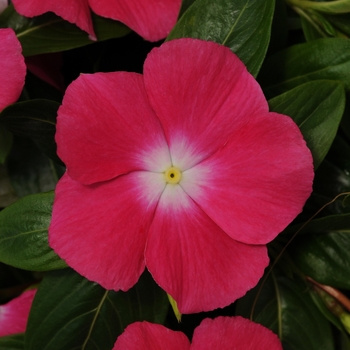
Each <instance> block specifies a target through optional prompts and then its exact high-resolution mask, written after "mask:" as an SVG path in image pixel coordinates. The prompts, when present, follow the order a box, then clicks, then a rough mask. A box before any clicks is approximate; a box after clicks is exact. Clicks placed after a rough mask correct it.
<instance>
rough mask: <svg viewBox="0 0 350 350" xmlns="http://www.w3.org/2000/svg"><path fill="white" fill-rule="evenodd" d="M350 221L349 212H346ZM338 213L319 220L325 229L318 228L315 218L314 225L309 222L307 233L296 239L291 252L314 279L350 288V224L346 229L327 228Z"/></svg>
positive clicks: (319, 223) (336, 217) (295, 260)
mask: <svg viewBox="0 0 350 350" xmlns="http://www.w3.org/2000/svg"><path fill="white" fill-rule="evenodd" d="M343 216H346V217H347V221H348V223H349V224H350V214H344V215H343ZM338 218H339V215H332V216H328V217H326V218H323V219H319V220H315V221H318V225H320V226H321V224H322V223H324V228H323V229H322V228H321V227H318V229H320V230H322V233H319V232H315V221H314V222H313V225H310V226H309V225H307V226H306V228H305V230H304V231H305V232H307V234H306V235H302V236H300V237H298V238H297V239H295V240H294V242H293V244H292V246H291V249H290V254H291V256H292V259H293V261H294V263H295V264H296V265H297V266H298V268H299V269H300V270H301V271H302V272H303V273H304V274H305V275H307V276H310V277H311V278H313V279H314V280H315V281H317V282H319V283H322V284H326V285H330V286H332V287H335V288H345V289H350V280H349V271H350V254H349V252H350V225H347V229H344V231H342V230H339V231H336V230H334V231H331V232H327V231H328V230H327V224H328V226H329V225H331V222H332V221H333V222H334V224H335V226H338V225H339V223H336V222H335V220H337V219H338Z"/></svg>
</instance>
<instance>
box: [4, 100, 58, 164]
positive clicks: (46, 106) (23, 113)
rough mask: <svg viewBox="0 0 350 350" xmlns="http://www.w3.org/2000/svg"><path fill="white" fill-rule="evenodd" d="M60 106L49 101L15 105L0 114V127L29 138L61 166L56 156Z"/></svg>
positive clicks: (26, 102)
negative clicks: (57, 121)
mask: <svg viewBox="0 0 350 350" xmlns="http://www.w3.org/2000/svg"><path fill="white" fill-rule="evenodd" d="M59 106H60V104H59V103H58V102H55V101H49V100H41V99H37V100H30V101H25V102H19V103H15V104H13V105H11V106H9V107H7V108H5V109H4V110H3V111H2V112H1V113H0V125H4V126H5V127H6V128H7V129H8V130H10V131H11V132H12V133H14V134H15V135H19V136H24V137H29V138H31V139H32V140H33V141H34V142H35V144H36V145H37V146H38V147H39V148H40V149H41V150H42V151H43V152H44V153H45V154H46V155H47V156H48V157H49V158H51V159H52V160H54V161H56V162H57V163H58V164H62V162H61V160H60V159H59V158H58V156H57V154H56V143H55V132H56V116H57V110H58V107H59Z"/></svg>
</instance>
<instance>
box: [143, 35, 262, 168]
mask: <svg viewBox="0 0 350 350" xmlns="http://www.w3.org/2000/svg"><path fill="white" fill-rule="evenodd" d="M144 80H145V86H146V90H147V93H148V96H149V101H150V104H151V105H152V107H153V109H154V110H155V112H156V114H157V116H158V117H159V119H160V120H161V123H162V125H163V127H164V130H165V135H166V138H167V140H168V143H169V145H170V151H171V156H172V159H173V164H174V165H175V166H178V167H179V168H181V169H182V170H185V169H188V168H190V167H191V166H193V165H194V164H196V163H198V162H199V161H201V160H202V159H205V158H207V157H208V156H209V155H211V154H213V153H214V152H215V151H216V150H217V149H218V148H220V147H221V146H223V145H224V144H225V143H226V141H227V139H229V138H230V137H231V135H232V133H234V132H238V130H240V129H241V128H242V127H244V125H245V124H246V123H247V122H248V121H249V119H250V118H251V117H253V116H254V115H255V114H259V113H263V114H266V112H267V111H268V106H267V102H266V100H265V97H264V95H263V93H262V91H261V88H260V86H259V85H258V84H257V82H256V81H255V79H254V78H253V77H252V76H251V75H250V74H249V73H248V71H247V69H246V67H245V66H244V64H243V63H242V62H241V61H240V60H239V59H238V57H237V56H236V55H234V54H233V53H232V52H231V51H230V50H229V49H228V48H227V47H224V46H222V45H219V44H216V43H213V42H206V41H203V40H197V39H179V40H173V41H170V42H166V43H164V44H163V45H162V46H161V47H159V48H156V49H153V50H152V51H151V53H150V54H149V55H148V57H147V59H146V61H145V65H144Z"/></svg>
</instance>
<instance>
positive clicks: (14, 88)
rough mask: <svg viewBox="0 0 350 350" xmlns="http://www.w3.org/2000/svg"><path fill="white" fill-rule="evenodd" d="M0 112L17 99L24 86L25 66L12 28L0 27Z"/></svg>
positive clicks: (20, 48)
mask: <svg viewBox="0 0 350 350" xmlns="http://www.w3.org/2000/svg"><path fill="white" fill-rule="evenodd" d="M0 43H1V44H0V84H1V88H0V112H1V111H2V110H3V109H4V108H5V107H7V106H8V105H10V104H11V103H14V102H16V101H17V99H18V97H19V95H20V94H21V91H22V89H23V86H24V77H25V75H26V66H25V63H24V58H23V56H22V47H21V45H20V43H19V41H18V40H17V38H16V35H15V33H14V31H13V30H12V29H0Z"/></svg>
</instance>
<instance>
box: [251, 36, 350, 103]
mask: <svg viewBox="0 0 350 350" xmlns="http://www.w3.org/2000/svg"><path fill="white" fill-rule="evenodd" d="M319 79H327V80H339V81H341V82H342V83H343V84H344V86H345V88H346V89H347V90H349V89H350V40H347V39H341V38H324V39H318V40H313V41H310V42H307V43H304V44H298V45H294V46H291V47H289V48H287V49H285V50H283V51H280V52H278V53H276V54H274V55H272V56H271V57H269V58H267V59H266V60H265V62H264V65H263V67H262V69H261V72H260V74H259V77H258V80H259V82H260V83H261V85H262V86H263V89H264V92H265V93H266V95H267V96H268V97H269V98H271V97H272V96H276V95H279V94H281V93H283V92H285V91H287V90H290V89H292V88H294V87H296V86H298V85H301V84H303V83H306V82H310V81H313V80H319Z"/></svg>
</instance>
